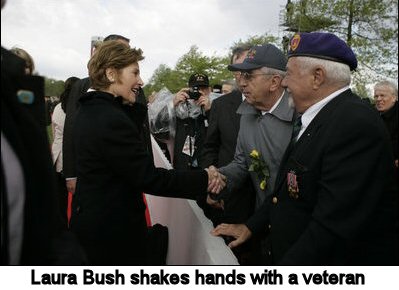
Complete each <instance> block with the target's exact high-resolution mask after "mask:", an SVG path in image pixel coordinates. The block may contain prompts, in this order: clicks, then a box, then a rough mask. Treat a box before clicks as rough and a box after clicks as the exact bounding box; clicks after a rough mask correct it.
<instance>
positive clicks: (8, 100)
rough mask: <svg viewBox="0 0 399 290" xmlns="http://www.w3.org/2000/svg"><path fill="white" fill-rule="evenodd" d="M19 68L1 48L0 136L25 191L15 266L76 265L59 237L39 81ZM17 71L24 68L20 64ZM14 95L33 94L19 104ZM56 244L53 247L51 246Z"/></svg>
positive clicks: (67, 239)
mask: <svg viewBox="0 0 399 290" xmlns="http://www.w3.org/2000/svg"><path fill="white" fill-rule="evenodd" d="M3 64H4V66H3ZM18 64H21V60H20V59H19V58H18V57H16V56H14V55H12V54H10V53H4V54H3V49H2V66H1V132H2V133H3V134H4V137H5V138H6V139H7V141H8V143H9V144H10V145H11V147H12V149H13V150H14V152H15V153H16V156H17V158H18V161H19V163H20V165H21V167H22V172H23V177H24V180H23V181H24V187H25V205H24V209H23V215H24V218H23V222H24V225H23V241H22V256H21V260H20V264H21V265H49V264H79V263H80V262H81V260H76V259H74V257H76V255H77V254H78V252H79V250H80V249H79V247H77V245H76V243H74V240H73V238H71V236H70V235H69V234H64V233H61V229H62V228H61V218H60V216H59V211H58V210H57V209H58V200H57V198H58V196H57V194H56V189H55V179H54V178H55V176H54V170H53V163H52V160H51V153H50V145H49V142H48V138H47V131H46V127H45V113H44V79H43V78H42V77H39V76H26V75H23V70H19V71H18V70H15V69H16V67H18ZM8 66H11V67H8ZM20 67H21V68H23V67H24V65H23V66H22V65H21V66H20ZM10 70H11V71H10ZM19 90H26V91H30V92H33V94H34V98H33V101H32V103H26V102H23V101H21V99H19V98H18V97H17V92H18V91H19ZM7 165H8V164H3V163H2V190H1V213H2V218H1V227H0V228H1V238H2V243H1V264H8V263H9V261H8V241H7V226H8V222H7V221H8V218H9V215H8V214H9V209H8V208H7V206H6V205H7V195H10V194H13V193H12V192H7V188H6V186H5V183H4V180H5V179H4V172H5V171H7V170H12V169H10V168H8V166H7ZM60 235H62V237H61V236H60ZM75 242H76V241H75ZM55 243H56V244H57V247H54V245H55ZM58 246H59V247H58ZM75 246H76V247H75ZM74 253H75V254H76V255H75V254H74ZM61 255H63V256H61Z"/></svg>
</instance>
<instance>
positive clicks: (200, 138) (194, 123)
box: [173, 115, 207, 170]
mask: <svg viewBox="0 0 399 290" xmlns="http://www.w3.org/2000/svg"><path fill="white" fill-rule="evenodd" d="M206 119H207V117H206V116H204V115H199V116H198V117H197V118H195V119H193V118H186V119H180V118H176V134H175V143H174V148H173V152H174V153H173V168H175V169H180V170H183V169H199V168H201V167H202V166H201V165H200V163H199V162H200V159H199V158H200V156H201V150H202V145H203V144H204V140H205V136H206V130H207V127H206V122H207V121H206ZM188 135H190V136H195V144H194V146H193V150H194V154H193V156H192V157H190V156H188V155H187V154H184V153H183V152H182V150H183V146H184V143H185V141H186V138H187V136H188ZM194 147H195V149H194ZM194 160H197V164H194Z"/></svg>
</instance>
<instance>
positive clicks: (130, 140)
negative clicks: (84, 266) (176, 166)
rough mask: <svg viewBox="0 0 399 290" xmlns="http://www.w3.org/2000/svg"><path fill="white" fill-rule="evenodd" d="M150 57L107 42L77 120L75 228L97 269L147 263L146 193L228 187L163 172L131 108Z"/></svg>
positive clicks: (199, 174) (197, 174) (93, 64)
mask: <svg viewBox="0 0 399 290" xmlns="http://www.w3.org/2000/svg"><path fill="white" fill-rule="evenodd" d="M142 59H143V56H142V51H141V50H136V49H132V48H129V47H128V46H126V45H125V44H122V43H120V42H117V41H109V42H105V43H104V44H102V45H101V46H100V47H99V48H98V50H97V52H96V54H95V55H94V56H93V57H92V58H91V60H90V61H89V64H88V69H89V77H90V81H91V84H92V88H93V89H94V90H95V91H92V92H88V93H86V94H84V95H83V96H82V97H81V98H80V103H81V107H80V110H79V112H78V114H77V117H76V122H75V124H76V125H75V135H74V138H75V140H74V141H75V148H76V152H77V177H78V179H77V180H78V181H77V188H76V193H75V196H74V200H73V213H72V219H71V229H72V231H74V232H75V233H76V235H77V237H78V239H79V241H80V242H81V244H82V246H83V248H84V249H85V250H86V253H87V257H88V260H89V263H90V264H92V265H145V264H146V256H145V245H146V235H147V226H146V221H145V215H144V210H145V205H144V203H143V199H142V194H141V193H142V192H147V193H152V194H157V195H162V196H174V197H182V198H193V199H194V198H195V197H196V195H198V194H205V192H206V191H207V186H208V176H209V178H212V182H211V184H210V186H209V187H208V189H210V190H216V191H219V190H220V189H221V186H223V185H224V184H223V182H220V180H219V181H216V179H215V178H214V176H215V175H216V174H215V175H213V173H212V171H208V174H207V172H206V171H204V170H199V171H194V172H193V171H191V172H178V171H175V170H169V171H168V170H166V169H162V168H155V167H154V165H153V162H152V160H151V158H150V157H149V155H148V153H147V151H146V149H145V145H144V144H143V142H142V140H141V139H140V135H139V130H138V128H137V126H136V124H135V123H134V122H133V121H132V120H131V118H129V116H128V115H127V114H126V113H125V111H124V108H123V104H122V103H123V102H129V103H134V102H135V99H136V97H137V96H138V93H139V89H140V87H141V86H142V85H143V82H142V80H141V78H140V69H139V65H138V62H139V61H140V60H142Z"/></svg>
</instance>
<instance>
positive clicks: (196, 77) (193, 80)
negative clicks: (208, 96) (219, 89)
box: [188, 73, 209, 87]
mask: <svg viewBox="0 0 399 290" xmlns="http://www.w3.org/2000/svg"><path fill="white" fill-rule="evenodd" d="M188 86H189V87H209V79H208V76H207V75H205V74H198V73H197V74H193V75H191V76H190V79H189V80H188Z"/></svg>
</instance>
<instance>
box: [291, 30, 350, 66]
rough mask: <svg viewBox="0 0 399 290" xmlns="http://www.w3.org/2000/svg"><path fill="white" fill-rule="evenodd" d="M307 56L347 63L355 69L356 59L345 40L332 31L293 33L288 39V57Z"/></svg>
mask: <svg viewBox="0 0 399 290" xmlns="http://www.w3.org/2000/svg"><path fill="white" fill-rule="evenodd" d="M294 56H309V57H315V58H321V59H327V60H331V61H336V62H341V63H344V64H347V65H348V66H349V68H350V70H356V68H357V59H356V55H355V54H354V52H353V51H352V49H351V48H350V47H349V46H348V45H347V44H346V42H345V41H343V40H342V39H340V38H338V37H337V36H336V35H334V34H332V33H326V32H310V33H305V32H303V33H298V34H295V35H294V36H293V37H292V38H291V41H290V49H289V51H288V58H290V57H294Z"/></svg>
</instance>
